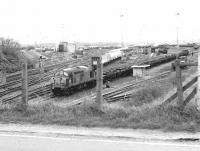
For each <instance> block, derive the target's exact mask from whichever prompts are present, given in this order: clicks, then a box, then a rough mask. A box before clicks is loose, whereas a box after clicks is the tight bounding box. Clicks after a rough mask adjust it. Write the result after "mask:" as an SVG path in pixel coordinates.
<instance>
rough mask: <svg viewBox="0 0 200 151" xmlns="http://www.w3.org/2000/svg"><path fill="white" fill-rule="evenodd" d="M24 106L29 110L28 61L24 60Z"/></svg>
mask: <svg viewBox="0 0 200 151" xmlns="http://www.w3.org/2000/svg"><path fill="white" fill-rule="evenodd" d="M22 106H23V109H24V110H27V106H28V75H27V61H26V59H24V61H23V64H22Z"/></svg>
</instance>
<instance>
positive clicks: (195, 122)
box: [0, 75, 200, 132]
mask: <svg viewBox="0 0 200 151" xmlns="http://www.w3.org/2000/svg"><path fill="white" fill-rule="evenodd" d="M185 76H186V75H185ZM174 78H175V77H174V75H172V77H170V78H169V79H167V80H166V81H165V82H164V83H165V84H162V83H160V84H159V85H158V84H156V85H157V86H153V84H152V85H149V86H148V87H146V88H144V89H140V90H138V91H137V92H136V93H135V96H134V97H132V98H131V99H130V100H129V101H128V102H123V103H124V104H123V103H122V102H121V103H112V104H103V106H102V108H101V109H98V108H97V107H96V106H95V104H94V103H91V102H93V101H92V100H90V99H89V100H88V99H87V102H90V103H87V102H85V103H83V104H82V105H77V106H73V107H68V108H63V107H59V106H55V105H53V104H52V103H47V104H43V105H40V106H29V108H28V110H27V111H26V112H22V111H21V110H20V106H16V107H14V108H12V109H6V108H4V109H0V121H1V122H5V123H11V122H13V123H33V124H57V125H70V126H85V127H112V128H133V129H137V128H140V129H161V130H166V131H190V132H195V131H200V112H199V111H198V110H197V108H196V107H195V106H194V105H193V104H192V103H191V104H189V105H188V106H187V107H186V108H185V110H184V112H181V111H180V110H179V108H177V107H176V106H173V105H168V106H156V105H152V104H153V103H152V102H154V100H159V98H160V97H162V95H163V94H164V93H165V92H166V91H167V90H169V89H171V87H173V82H174V80H175V79H174ZM183 78H184V77H183ZM151 103H152V104H151Z"/></svg>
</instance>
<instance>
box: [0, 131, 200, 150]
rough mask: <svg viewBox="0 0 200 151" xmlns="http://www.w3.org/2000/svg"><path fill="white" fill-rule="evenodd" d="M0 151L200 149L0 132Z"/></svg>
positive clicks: (187, 145)
mask: <svg viewBox="0 0 200 151" xmlns="http://www.w3.org/2000/svg"><path fill="white" fill-rule="evenodd" d="M0 150H1V151H131V150H133V151H200V144H199V143H196V144H195V143H183V142H182V143H181V142H176V143H172V142H150V141H145V142H139V141H133V140H124V139H122V140H120V139H118V140H114V139H108V138H106V139H101V138H85V137H84V138H83V137H72V136H71V137H70V136H69V137H52V136H35V135H32V136H30V135H24V134H22V135H21V134H10V133H1V134H0Z"/></svg>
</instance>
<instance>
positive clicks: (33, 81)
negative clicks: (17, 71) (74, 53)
mask: <svg viewBox="0 0 200 151" xmlns="http://www.w3.org/2000/svg"><path fill="white" fill-rule="evenodd" d="M160 58H161V57H157V59H160ZM154 59H155V58H154ZM151 60H153V59H151ZM151 60H150V61H151ZM145 61H146V59H145ZM143 62H144V59H142V60H140V59H139V61H135V62H134V64H135V63H137V64H142V63H143ZM79 63H80V62H79ZM85 63H87V62H85ZM73 65H74V66H76V65H77V62H75V63H74V64H73ZM73 65H72V66H73ZM131 65H133V62H132V63H131V62H128V63H125V64H122V65H121V66H115V68H112V69H109V68H107V70H110V71H104V75H105V76H104V79H106V78H116V76H122V74H123V73H126V72H127V71H128V73H129V71H130V73H131V71H132V69H131ZM119 69H120V70H119ZM53 73H54V71H51V72H49V73H45V74H44V75H43V79H42V80H40V77H38V76H35V77H31V79H29V82H28V83H29V86H33V85H35V84H38V83H39V82H44V81H48V80H50V78H51V77H52V75H53ZM112 74H113V75H114V76H113V75H112ZM13 82H14V83H15V84H16V83H17V81H13ZM18 82H20V80H18ZM12 84H13V83H8V84H7V85H9V86H11V88H10V87H7V88H6V86H4V90H3V91H1V92H0V97H2V96H5V95H8V94H11V93H13V92H15V91H19V90H20V89H21V84H17V85H15V86H12ZM1 87H2V86H1Z"/></svg>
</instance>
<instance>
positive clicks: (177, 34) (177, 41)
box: [176, 13, 180, 48]
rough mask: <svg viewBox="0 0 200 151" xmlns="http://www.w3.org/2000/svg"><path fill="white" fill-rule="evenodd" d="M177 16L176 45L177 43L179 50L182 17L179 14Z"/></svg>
mask: <svg viewBox="0 0 200 151" xmlns="http://www.w3.org/2000/svg"><path fill="white" fill-rule="evenodd" d="M176 16H177V27H176V43H177V48H179V16H180V13H177V14H176Z"/></svg>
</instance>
